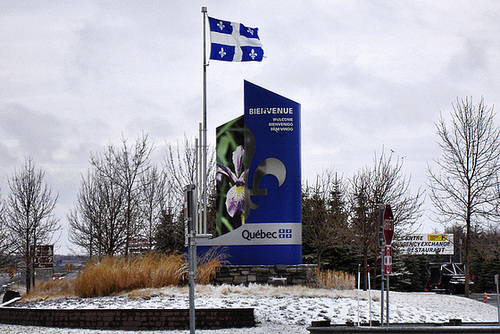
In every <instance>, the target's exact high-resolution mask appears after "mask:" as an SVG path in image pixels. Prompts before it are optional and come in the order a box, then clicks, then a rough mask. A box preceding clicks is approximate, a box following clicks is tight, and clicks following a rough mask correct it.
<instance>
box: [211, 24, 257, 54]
mask: <svg viewBox="0 0 500 334" xmlns="http://www.w3.org/2000/svg"><path fill="white" fill-rule="evenodd" d="M208 21H209V24H210V42H211V48H210V59H214V60H222V61H231V62H240V61H262V58H263V56H264V50H263V49H262V43H261V42H260V39H259V34H258V32H259V29H258V28H248V27H245V26H244V25H243V24H241V23H235V22H229V21H224V20H219V19H214V18H213V17H209V18H208Z"/></svg>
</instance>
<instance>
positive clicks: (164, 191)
mask: <svg viewBox="0 0 500 334" xmlns="http://www.w3.org/2000/svg"><path fill="white" fill-rule="evenodd" d="M140 185H141V196H142V200H141V205H140V210H141V211H140V212H141V221H142V222H141V225H142V228H141V234H142V235H143V236H144V237H145V239H146V240H147V242H148V248H149V250H153V249H154V247H155V243H156V242H155V241H156V235H157V233H158V226H159V225H160V222H161V221H162V218H164V216H165V215H168V214H169V210H171V203H170V194H169V190H170V189H169V188H167V185H166V178H165V173H162V172H161V171H159V170H158V168H157V167H156V166H152V167H151V168H150V169H149V170H148V171H146V172H145V173H143V174H142V175H141V179H140Z"/></svg>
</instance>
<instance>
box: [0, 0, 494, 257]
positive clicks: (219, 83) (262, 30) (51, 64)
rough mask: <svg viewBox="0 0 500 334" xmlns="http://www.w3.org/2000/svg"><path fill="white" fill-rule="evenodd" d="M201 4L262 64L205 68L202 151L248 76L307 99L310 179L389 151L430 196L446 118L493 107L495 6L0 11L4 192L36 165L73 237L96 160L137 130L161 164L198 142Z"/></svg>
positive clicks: (48, 4) (153, 4)
mask: <svg viewBox="0 0 500 334" xmlns="http://www.w3.org/2000/svg"><path fill="white" fill-rule="evenodd" d="M202 6H206V7H208V14H209V15H210V16H212V17H215V18H219V19H224V20H228V21H234V22H241V23H243V24H245V25H247V26H249V27H258V28H259V35H260V37H261V40H262V43H263V45H264V51H265V55H266V58H265V59H264V61H263V62H262V63H225V62H216V61H211V62H210V66H209V67H208V137H209V138H208V139H209V143H210V144H212V145H213V144H214V138H215V127H216V126H218V125H220V124H222V123H224V122H226V121H228V120H230V119H232V118H234V117H237V116H239V115H241V114H242V113H243V91H242V90H243V80H244V79H246V80H249V81H251V82H253V83H255V84H257V85H260V86H263V87H265V88H267V89H269V90H272V91H275V92H277V93H279V94H281V95H284V96H286V97H288V98H290V99H292V100H294V101H297V102H299V103H301V105H302V157H303V163H302V166H303V180H313V179H314V177H315V175H316V174H319V173H321V172H322V171H323V170H324V169H328V168H334V169H335V170H337V171H338V172H339V173H341V174H343V175H344V176H345V177H349V176H350V175H352V173H353V172H354V171H357V170H359V169H360V168H362V167H364V166H366V165H372V161H373V157H374V154H375V153H377V154H380V153H381V151H382V149H383V148H385V150H386V152H389V150H393V151H394V154H395V155H396V156H399V157H400V158H403V157H404V172H405V173H406V174H407V175H408V176H410V175H411V177H412V185H411V187H412V189H414V191H416V190H417V189H418V188H419V187H422V189H425V187H426V181H427V173H426V169H427V165H428V164H431V165H432V160H433V159H436V158H439V157H440V154H441V152H440V150H439V147H438V145H437V140H438V138H437V135H436V129H435V123H436V122H437V120H438V118H439V115H440V113H442V114H443V115H444V116H445V117H447V118H448V115H449V113H450V111H451V110H452V103H454V102H456V99H457V98H459V99H462V98H465V97H472V98H473V99H474V101H478V100H479V99H480V98H481V96H484V99H485V103H486V104H487V105H489V106H492V105H494V104H498V103H499V102H500V37H499V32H500V20H499V17H500V3H498V1H493V0H492V1H457V0H454V1H372V0H370V1H347V0H345V1H326V0H325V1H290V0H285V1H244V2H243V1H220V0H219V1H147V0H145V1H70V0H65V1H19V0H16V1H7V0H0V185H1V193H2V195H3V196H5V195H6V194H7V193H8V187H7V184H6V183H7V178H8V177H9V176H10V175H12V173H13V172H14V170H15V169H16V168H20V167H22V165H23V163H24V159H25V157H27V156H30V157H33V159H34V160H35V162H36V163H37V165H38V166H39V167H41V168H42V169H43V170H45V171H46V181H47V183H49V185H50V186H51V187H52V189H53V191H54V192H55V193H59V196H60V200H59V206H58V208H57V212H56V214H57V216H58V217H60V218H61V223H62V225H63V227H64V228H66V226H67V222H66V214H67V212H68V210H69V209H70V208H71V207H73V205H74V203H75V200H76V194H77V192H78V189H79V185H80V176H81V174H82V173H85V172H86V170H87V169H88V168H89V167H90V164H89V157H90V153H91V152H102V151H103V149H104V147H105V146H106V145H108V144H113V145H119V144H120V142H121V138H128V139H129V141H130V142H131V143H132V142H133V141H134V140H135V138H136V137H137V136H138V135H139V134H140V133H141V132H142V131H144V132H145V133H148V134H149V136H150V139H151V140H152V141H153V142H154V143H155V147H156V155H157V161H158V162H160V161H161V160H162V155H163V152H164V149H165V145H166V144H167V143H172V144H175V143H176V142H177V141H180V140H182V139H183V137H184V135H186V136H187V137H189V138H194V137H195V136H196V135H197V132H198V124H199V123H200V122H201V120H202V109H201V106H202V28H203V25H202V22H203V19H202V14H201V7H202ZM497 120H498V117H497ZM421 223H423V224H424V225H426V226H431V227H433V226H432V225H431V224H430V223H429V219H428V217H427V216H424V217H423V218H422V221H421ZM435 227H436V228H438V229H440V228H441V227H440V226H435ZM65 239H66V233H63V235H62V237H61V239H60V240H59V244H60V245H61V247H60V248H59V251H60V252H63V253H64V252H67V251H68V248H67V242H66V240H65Z"/></svg>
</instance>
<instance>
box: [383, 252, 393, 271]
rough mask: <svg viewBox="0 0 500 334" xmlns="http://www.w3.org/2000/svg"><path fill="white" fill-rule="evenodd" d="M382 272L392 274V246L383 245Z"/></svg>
mask: <svg viewBox="0 0 500 334" xmlns="http://www.w3.org/2000/svg"><path fill="white" fill-rule="evenodd" d="M384 274H386V275H390V274H392V247H391V246H385V247H384Z"/></svg>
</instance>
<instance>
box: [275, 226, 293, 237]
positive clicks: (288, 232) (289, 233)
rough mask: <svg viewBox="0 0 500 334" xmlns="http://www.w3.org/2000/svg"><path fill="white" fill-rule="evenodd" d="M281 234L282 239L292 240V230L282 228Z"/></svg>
mask: <svg viewBox="0 0 500 334" xmlns="http://www.w3.org/2000/svg"><path fill="white" fill-rule="evenodd" d="M278 233H279V234H278V235H279V238H280V239H290V238H291V237H292V229H291V228H290V229H288V228H287V229H284V228H281V229H280V230H279V232H278Z"/></svg>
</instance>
